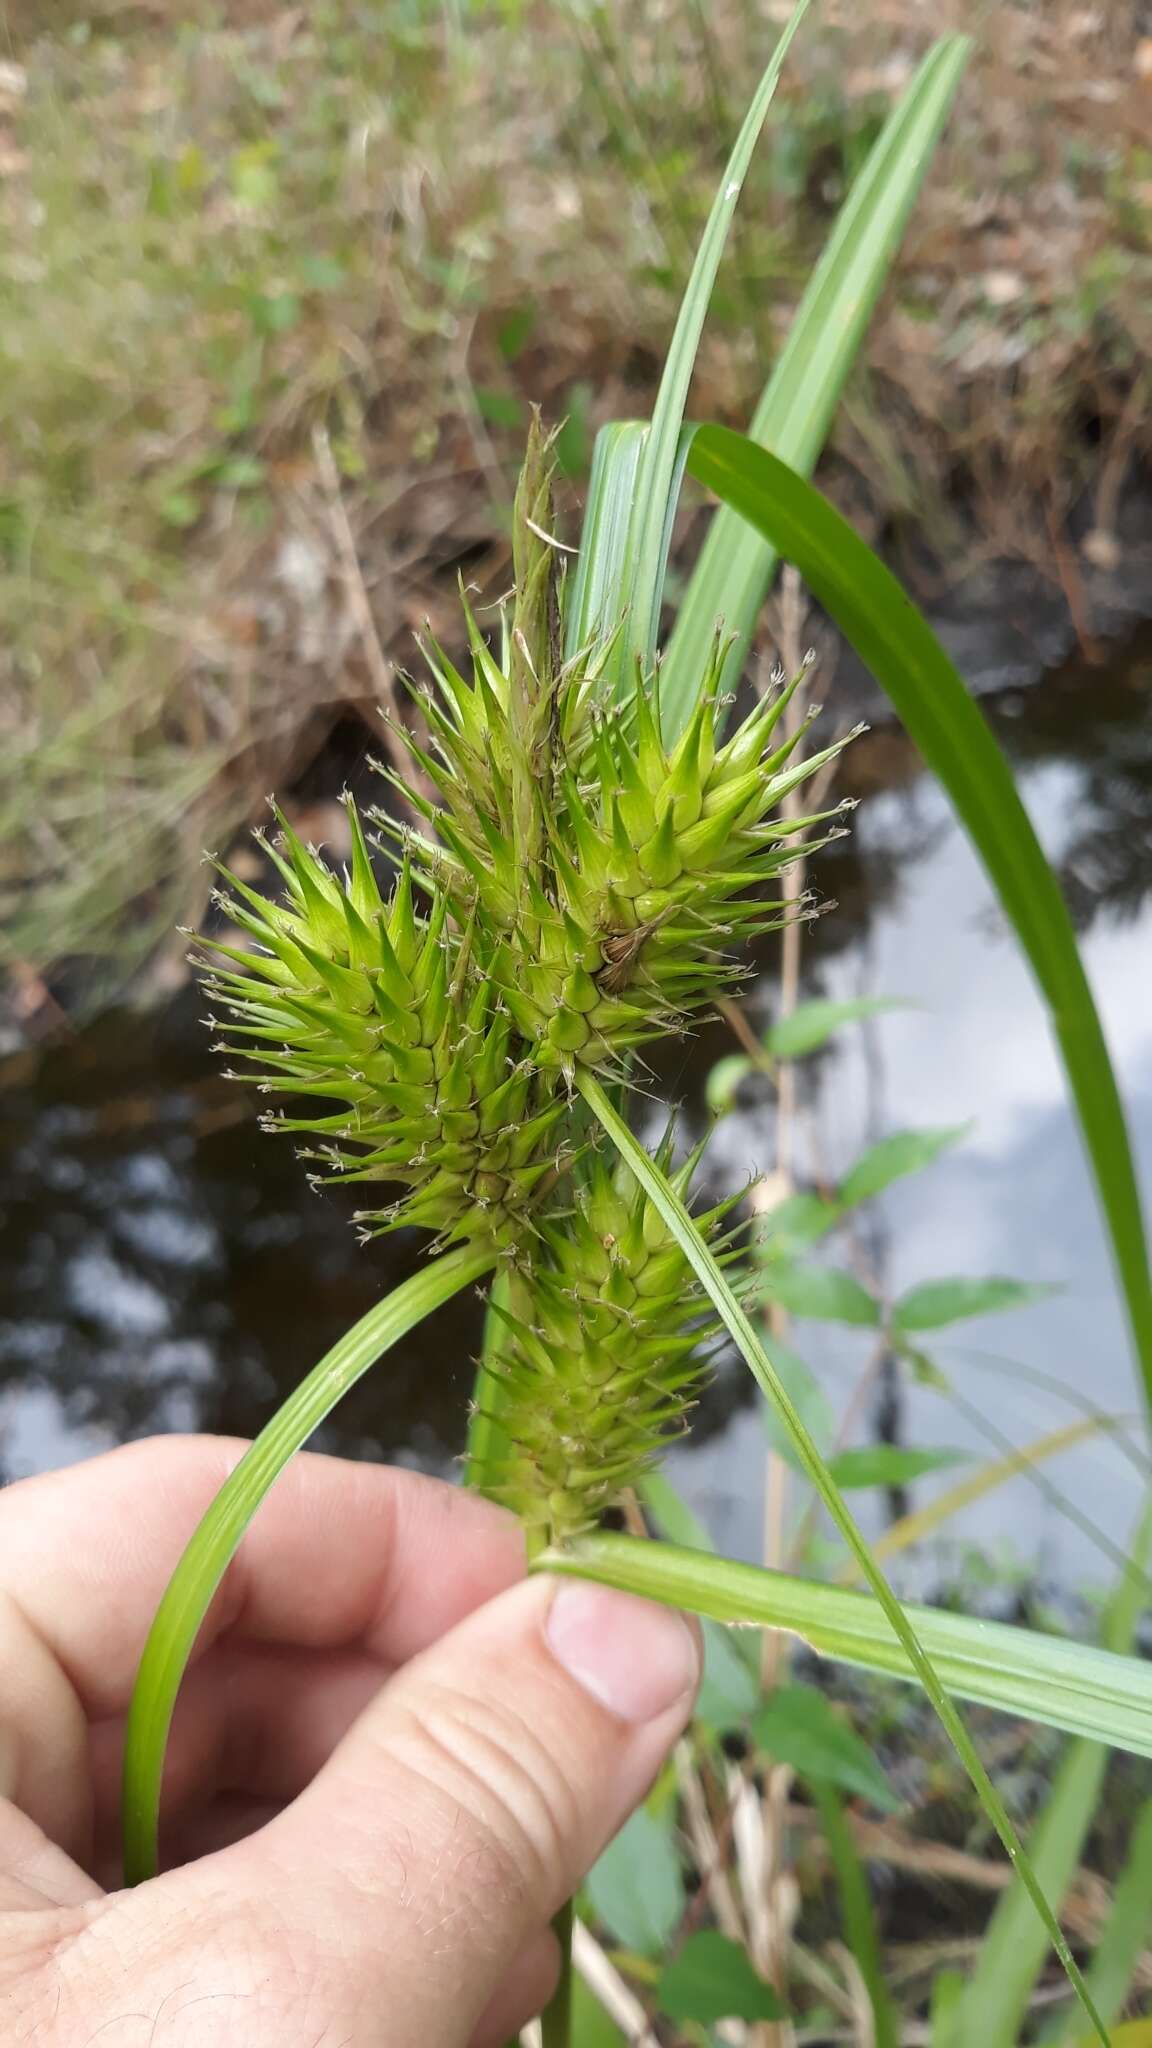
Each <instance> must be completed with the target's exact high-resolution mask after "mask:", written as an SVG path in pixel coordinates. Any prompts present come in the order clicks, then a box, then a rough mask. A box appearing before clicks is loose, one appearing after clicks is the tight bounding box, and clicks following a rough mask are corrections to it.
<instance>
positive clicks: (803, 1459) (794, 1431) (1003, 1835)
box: [577, 436, 1107, 2043]
mask: <svg viewBox="0 0 1152 2048" xmlns="http://www.w3.org/2000/svg"><path fill="white" fill-rule="evenodd" d="M733 438H735V439H737V440H738V439H739V438H740V437H739V436H734V437H733ZM577 1086H578V1088H579V1090H580V1093H581V1094H582V1096H583V1097H584V1100H585V1102H586V1103H587V1104H588V1107H589V1109H590V1110H591V1111H592V1114H593V1115H594V1116H595V1118H596V1119H597V1121H598V1123H600V1124H601V1125H602V1126H603V1129H604V1130H605V1132H606V1133H607V1135H608V1136H609V1138H611V1140H612V1143H613V1144H614V1145H615V1147H616V1149H617V1151H618V1152H619V1153H620V1156H621V1158H623V1159H624V1160H625V1161H626V1162H627V1164H628V1166H629V1167H630V1168H631V1170H632V1172H633V1173H634V1175H635V1176H636V1179H637V1180H638V1181H639V1183H640V1185H641V1186H642V1187H643V1189H644V1191H645V1193H646V1194H647V1195H648V1197H649V1199H650V1201H651V1202H652V1203H653V1205H654V1207H655V1208H656V1210H657V1211H658V1213H659V1214H660V1215H661V1216H662V1217H663V1219H664V1222H665V1223H666V1224H667V1225H668V1228H669V1230H671V1231H672V1232H673V1234H674V1236H675V1238H676V1241H677V1243H678V1245H679V1246H680V1249H681V1251H682V1252H683V1254H684V1256H685V1258H686V1259H687V1260H688V1262H689V1264H690V1265H691V1267H692V1270H693V1272H694V1273H695V1274H696V1277H697V1279H698V1280H699V1282H700V1284H701V1286H702V1287H703V1288H704V1291H705V1293H706V1294H707V1295H708V1297H709V1299H710V1300H711V1302H712V1303H713V1305H714V1307H715V1309H716V1311H717V1313H718V1315H719V1317H720V1320H721V1322H722V1323H723V1324H724V1326H725V1328H726V1329H727V1331H728V1333H729V1335H730V1336H731V1338H732V1339H733V1341H734V1343H735V1344H736V1345H737V1347H738V1349H739V1350H740V1352H741V1353H742V1355H743V1357H744V1360H745V1362H746V1364H747V1365H748V1367H749V1369H750V1370H751V1372H752V1374H753V1377H754V1378H755V1379H756V1381H757V1383H758V1385H759V1386H760V1387H761V1388H762V1390H763V1392H764V1393H765V1394H766V1395H767V1396H768V1399H769V1400H770V1401H771V1402H772V1404H773V1406H774V1407H775V1408H776V1410H777V1412H778V1414H779V1415H780V1418H781V1420H782V1422H783V1423H784V1425H785V1427H786V1429H787V1430H788V1433H789V1435H790V1436H791V1438H792V1441H793V1443H794V1445H795V1447H796V1454H797V1457H798V1459H799V1462H800V1464H801V1465H802V1467H803V1469H804V1471H805V1473H806V1475H807V1477H808V1478H809V1479H810V1480H811V1482H812V1485H813V1486H814V1487H815V1489H816V1492H817V1494H818V1495H819V1497H820V1499H821V1500H822V1502H823V1504H824V1507H825V1509H826V1510H827V1512H828V1514H829V1516H830V1517H831V1519H832V1522H833V1523H834V1525H835V1527H836V1528H837V1529H838V1530H839V1532H840V1534H841V1535H842V1536H843V1538H844V1540H845V1542H846V1543H847V1545H848V1547H849V1549H850V1550H851V1551H852V1553H853V1555H854V1556H855V1557H856V1558H858V1559H859V1562H860V1566H861V1569H862V1571H863V1572H864V1574H865V1577H866V1578H867V1580H868V1583H869V1585H870V1586H871V1587H872V1590H873V1592H874V1593H875V1595H876V1598H877V1600H878V1601H879V1603H880V1605H881V1607H882V1609H883V1611H884V1614H885V1616H886V1618H887V1620H888V1622H889V1624H890V1626H891V1628H892V1631H893V1633H894V1634H895V1636H896V1638H897V1640H898V1642H899V1643H900V1645H901V1647H902V1649H903V1650H904V1653H905V1655H906V1657H907V1659H908V1662H909V1663H910V1664H911V1666H912V1669H913V1671H914V1673H915V1675H916V1677H917V1678H918V1679H919V1681H920V1684H921V1685H922V1686H923V1688H924V1691H925V1692H926V1693H927V1695H928V1698H929V1699H930V1700H931V1702H932V1705H933V1706H934V1707H935V1709H936V1712H937V1714H938V1715H939V1717H940V1720H941V1721H942V1723H943V1725H944V1728H945V1730H946V1732H947V1734H948V1736H949V1737H950V1739H951V1741H952V1743H953V1745H954V1747H955V1749H956V1752H957V1755H958V1756H959V1757H960V1759H961V1761H962V1763H963V1765H964V1768H965V1769H966V1771H967V1772H968V1775H969V1777H970V1778H971V1780H972V1783H973V1785H974V1786H975V1788H976V1792H977V1794H978V1796H979V1799H980V1803H981V1805H982V1806H983V1808H984V1811H985V1812H986V1813H987V1815H988V1818H989V1819H990V1820H991V1822H992V1824H993V1826H994V1827H995V1829H996V1832H997V1833H998V1835H999V1836H1000V1839H1001V1841H1002V1842H1003V1844H1004V1847H1005V1848H1006V1850H1007V1851H1008V1854H1009V1856H1010V1857H1011V1859H1012V1862H1013V1863H1014V1864H1015V1866H1016V1868H1017V1869H1018V1870H1019V1872H1020V1875H1021V1878H1022V1880H1023V1882H1024V1883H1025V1884H1026V1885H1027V1887H1028V1891H1029V1895H1030V1897H1031V1899H1032V1902H1033V1904H1034V1906H1035V1908H1036V1911H1037V1913H1038V1914H1039V1915H1040V1918H1041V1920H1042V1921H1043V1923H1044V1926H1045V1927H1046V1928H1047V1930H1048V1935H1049V1938H1050V1940H1051V1941H1052V1944H1053V1946H1054V1948H1055V1950H1056V1953H1057V1955H1058V1956H1059V1957H1060V1960H1061V1962H1062V1963H1063V1965H1064V1968H1065V1970H1066V1971H1067V1973H1068V1977H1069V1980H1070V1982H1071V1983H1072V1985H1073V1987H1074V1988H1075V1990H1076V1993H1077V1996H1078V1997H1079V1998H1080V2000H1081V2002H1082V2004H1083V2005H1084V2009H1085V2012H1086V2013H1087V2014H1088V2015H1089V2017H1090V2018H1091V2020H1092V2023H1093V2025H1094V2026H1095V2027H1096V2030H1097V2032H1098V2034H1099V2036H1100V2039H1101V2040H1102V2041H1104V2042H1105V2043H1106V2042H1107V2036H1106V2034H1105V2032H1104V2029H1103V2027H1102V2026H1101V2025H1100V2023H1099V2021H1098V2020H1097V2018H1096V2015H1095V2013H1094V2012H1093V2010H1092V2006H1091V2001H1090V2000H1089V1999H1088V1996H1087V1993H1086V1992H1085V1990H1084V1980H1083V1978H1082V1977H1081V1975H1080V1971H1079V1970H1078V1968H1077V1966H1076V1963H1075V1961H1074V1959H1073V1956H1072V1952H1071V1950H1070V1948H1069V1947H1068V1944H1067V1942H1066V1941H1065V1939H1064V1935H1063V1932H1062V1931H1061V1928H1060V1924H1059V1922H1058V1920H1057V1919H1056V1916H1055V1914H1054V1913H1053V1911H1052V1909H1051V1907H1050V1906H1049V1904H1048V1901H1047V1899H1046V1898H1045V1897H1044V1893H1043V1891H1042V1890H1041V1888H1040V1886H1039V1884H1038V1883H1037V1881H1036V1878H1035V1875H1034V1873H1033V1871H1032V1869H1031V1866H1030V1864H1029V1862H1028V1859H1027V1857H1026V1855H1025V1853H1024V1849H1023V1845H1022V1843H1021V1841H1020V1838H1019V1836H1018V1835H1017V1833H1016V1830H1015V1828H1014V1827H1013V1825H1012V1821H1011V1819H1010V1817H1009V1814H1008V1810H1007V1808H1006V1806H1005V1805H1004V1802H1003V1800H1002V1799H1001V1797H1000V1794H999V1793H998V1792H997V1790H996V1787H995V1786H994V1785H993V1783H992V1780H991V1779H990V1777H989V1776H988V1773H987V1771H986V1770H985V1768H984V1765H983V1764H982V1762H981V1760H980V1757H979V1755H978V1754H977V1751H976V1748H975V1745H974V1744H973V1742H972V1738H971V1736H970V1735H969V1733H968V1730H967V1728H966V1727H965V1725H964V1722H963V1720H962V1718H961V1716H960V1715H959V1714H958V1713H957V1711H956V1708H955V1706H954V1705H953V1703H952V1701H951V1699H950V1698H949V1696H948V1694H947V1692H946V1691H945V1690H944V1687H943V1686H942V1685H941V1683H940V1680H939V1678H938V1677H937V1674H936V1671H935V1669H934V1666H933V1664H932V1660H931V1658H930V1657H929V1656H928V1655H927V1654H926V1652H925V1650H924V1647H923V1645H922V1644H921V1642H920V1639H919V1637H918V1635H917V1633H916V1630H915V1628H914V1626H913V1625H912V1623H911V1622H910V1621H909V1619H908V1616H907V1612H906V1610H905V1608H904V1607H903V1606H902V1605H901V1603H900V1601H899V1600H898V1599H897V1598H896V1595H895V1594H894V1593H893V1591H892V1589H891V1587H890V1586H889V1584H888V1581H887V1580H886V1578H885V1577H884V1574H883V1572H882V1571H881V1570H880V1567H879V1566H878V1565H877V1564H876V1562H875V1560H874V1558H873V1556H872V1552H871V1550H870V1548H869V1546H868V1543H867V1541H866V1539H865V1537H864V1536H863V1535H862V1534H861V1532H860V1530H859V1529H858V1528H857V1526H856V1523H855V1521H854V1519H853V1517H852V1515H851V1514H850V1512H849V1510H848V1508H847V1506H846V1505H845V1502H844V1499H843V1496H842V1495H841V1493H840V1490H839V1488H838V1487H837V1485H836V1482H835V1480H834V1479H833V1478H832V1477H831V1475H830V1473H829V1470H828V1467H827V1465H826V1463H825V1461H824V1459H823V1458H822V1457H821V1455H820V1452H819V1451H818V1449H817V1447H816V1445H815V1443H814V1442H813V1440H812V1438H811V1436H810V1435H809V1433H808V1431H807V1429H806V1428H805V1426H804V1423H803V1421H802V1420H801V1417H800V1415H799V1412H798V1410H797V1409H796V1407H795V1405H794V1403H793V1402H792V1400H791V1398H790V1396H789V1394H788V1391H787V1388H786V1387H785V1385H784V1382H783V1380H782V1379H781V1378H780V1375H779V1373H778V1372H777V1371H776V1368H775V1366H774V1365H773V1364H772V1361H771V1359H770V1358H769V1356H768V1353H767V1351H766V1350H765V1348H764V1345H763V1343H762V1341H761V1339H760V1337H759V1336H758V1335H757V1333H756V1331H755V1330H754V1329H753V1327H752V1324H751V1323H750V1322H749V1320H748V1317H747V1316H746V1315H745V1313H744V1310H743V1309H742V1308H741V1306H740V1303H739V1302H738V1301H737V1299H736V1296H735V1294H734V1293H733V1291H732V1289H731V1287H730V1286H729V1284H728V1281H727V1280H726V1278H725V1276H724V1274H723V1272H722V1271H721V1268H720V1267H719V1266H718V1265H717V1263H716V1260H715V1259H714V1258H713V1256H712V1253H711V1252H710V1251H709V1249H708V1246H707V1245H706V1244H705V1242H704V1240H703V1238H702V1237H701V1235H700V1233H699V1231H698V1230H697V1228H696V1226H695V1224H694V1223H693V1221H692V1218H691V1216H690V1215H689V1214H688V1211H687V1209H686V1208H685V1207H684V1205H683V1203H682V1202H681V1201H680V1200H679V1198H678V1196H677V1195H676V1194H675V1193H674V1192H673V1190H672V1188H671V1187H670V1186H669V1184H668V1182H667V1180H666V1178H665V1176H664V1175H663V1174H662V1173H661V1172H660V1170H659V1168H658V1167H657V1166H656V1165H655V1164H654V1162H653V1161H652V1159H650V1157H649V1155H648V1153H647V1152H646V1151H645V1150H644V1147H643V1146H642V1145H641V1144H640V1143H639V1141H638V1139H637V1138H636V1137H635V1136H634V1135H633V1133H632V1132H631V1131H630V1130H629V1128H628V1126H627V1124H626V1123H625V1122H624V1121H623V1119H622V1118H621V1117H620V1116H618V1115H617V1113H616V1111H615V1110H614V1109H613V1107H612V1104H611V1102H610V1101H609V1099H608V1096H607V1095H606V1094H605V1092H604V1089H603V1087H602V1085H601V1083H600V1082H599V1081H598V1080H597V1079H596V1077H595V1076H594V1075H593V1074H591V1073H589V1072H588V1070H587V1069H586V1068H582V1069H580V1070H579V1071H578V1074H577ZM657 1547H658V1546H657ZM713 1569H715V1563H714V1564H713Z"/></svg>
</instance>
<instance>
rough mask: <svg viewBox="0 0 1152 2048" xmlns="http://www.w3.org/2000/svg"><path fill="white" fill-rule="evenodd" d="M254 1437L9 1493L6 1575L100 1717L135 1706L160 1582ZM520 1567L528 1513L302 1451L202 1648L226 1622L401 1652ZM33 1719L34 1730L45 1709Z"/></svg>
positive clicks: (430, 1637) (38, 1482) (248, 1539)
mask: <svg viewBox="0 0 1152 2048" xmlns="http://www.w3.org/2000/svg"><path fill="white" fill-rule="evenodd" d="M244 1449H245V1446H244V1445H243V1444H240V1443H238V1442H236V1441H233V1440H228V1439H223V1438H215V1437H182V1438H181V1437H161V1438H157V1439H155V1440H153V1441H150V1442H147V1443H141V1444H132V1445H129V1446H127V1447H126V1448H125V1449H123V1450H120V1451H112V1452H110V1453H108V1455H107V1456H105V1457H100V1458H94V1459H92V1460H91V1461H90V1462H89V1463H88V1464H87V1465H83V1466H74V1467H72V1468H71V1469H70V1470H69V1471H68V1472H67V1473H64V1474H62V1473H51V1474H48V1475H47V1476H45V1477H43V1478H38V1479H29V1480H24V1481H21V1482H20V1483H19V1484H18V1485H16V1486H12V1487H9V1488H8V1489H7V1490H6V1491H5V1492H4V1493H3V1494H0V1588H2V1589H3V1590H4V1591H6V1592H7V1593H8V1595H9V1596H10V1597H11V1599H13V1600H14V1601H15V1602H17V1603H18V1605H19V1607H20V1608H21V1610H22V1611H23V1613H24V1614H25V1615H26V1616H27V1618H28V1621H29V1623H30V1624H31V1626H32V1627H33V1628H34V1630H35V1631H36V1633H37V1634H38V1635H39V1637H40V1638H41V1640H42V1641H43V1643H44V1644H45V1645H46V1646H47V1648H48V1649H49V1650H50V1651H51V1653H52V1655H53V1656H54V1657H55V1658H56V1660H57V1661H58V1663H59V1665H60V1667H61V1669H62V1670H63V1671H64V1673H65V1674H66V1675H67V1677H68V1679H69V1681H70V1683H71V1685H72V1687H73V1688H74V1690H75V1692H76V1694H77V1695H78V1697H79V1699H80V1702H81V1704H82V1706H83V1708H84V1710H85V1712H87V1713H88V1715H89V1716H90V1717H92V1718H103V1717H107V1716H110V1715H112V1714H114V1713H117V1712H120V1711H122V1710H123V1708H124V1707H125V1706H126V1704H127V1701H128V1697H129V1694H130V1691H131V1687H132V1683H133V1680H134V1678H135V1674H136V1666H137V1663H138V1660H139V1656H140V1651H141V1648H142V1646H143V1642H144V1639H145V1636H146V1634H147V1631H148V1626H149V1624H150V1622H151V1619H152V1616H153V1614H154V1612H155V1610H156V1606H157V1603H158V1602H159V1599H160V1596H161V1594H162V1592H163V1590H164V1587H165V1585H166V1584H167V1581H168V1579H169V1577H170V1575H171V1572H172V1570H173V1568H174V1566H175V1564H176V1563H177V1560H178V1559H179V1557H180V1554H181V1552H182V1550H183V1548H184V1546H185V1544H186V1543H187V1541H188V1538H189V1537H190V1536H191V1534H192V1532H193V1530H194V1529H195V1527H196V1525H197V1523H198V1522H199V1520H200V1518H201V1516H202V1515H203V1513H204V1511H205V1510H206V1508H207V1507H208V1506H209V1504H210V1503H211V1501H212V1499H213V1497H214V1495H215V1494H216V1493H217V1491H218V1490H219V1488H220V1486H221V1484H222V1483H223V1481H224V1480H225V1479H226V1478H227V1476H228V1474H229V1472H231V1471H232V1469H233V1468H234V1467H235V1465H236V1464H237V1462H238V1460H239V1458H240V1457H241V1455H242V1453H243V1451H244ZM522 1570H523V1542H522V1537H521V1534H520V1531H519V1528H518V1525H517V1524H516V1522H515V1521H514V1520H513V1518H512V1517H511V1516H510V1515H507V1514H505V1513H504V1512H503V1511H502V1510H501V1509H499V1508H496V1507H493V1506H492V1505H491V1504H490V1503H488V1502H485V1501H482V1500H479V1499H478V1498H476V1497H475V1496H474V1495H469V1494H465V1493H463V1492H462V1491H461V1490H460V1489H458V1488H455V1487H450V1486H447V1485H445V1484H444V1482H443V1481H440V1480H434V1479H428V1478H425V1477H423V1476H421V1475H420V1474H418V1473H414V1472H407V1471H398V1470H395V1469H393V1468H389V1467H382V1466H373V1465H357V1464H349V1463H347V1462H345V1461H344V1460H341V1459H337V1458H324V1457H318V1456H316V1455H314V1454H309V1453H304V1454H302V1455H300V1456H299V1457H297V1458H296V1459H294V1460H293V1462H292V1463H291V1464H290V1465H289V1466H288V1467H287V1469H286V1471H285V1472H284V1473H283V1474H282V1476H281V1478H280V1479H279V1480H278V1481H277V1483H276V1485H275V1486H274V1487H273V1489H272V1491H271V1493H270V1494H269V1496H268V1499H267V1500H266V1501H265V1502H264V1504H263V1505H262V1507H261V1510H260V1513H259V1514H258V1515H257V1517H256V1519H255V1521H254V1522H253V1524H252V1527H251V1529H250V1530H249V1531H248V1533H247V1535H246V1536H245V1539H244V1543H243V1545H242V1547H241V1549H240V1551H239V1553H238V1555H237V1557H236V1559H235V1560H234V1562H233V1564H232V1565H231V1566H230V1568H229V1570H228V1573H227V1575H226V1577H225V1580H224V1584H223V1585H222V1587H221V1589H220V1591H219V1593H218V1594H217V1597H216V1600H215V1601H214V1603H213V1606H212V1609H211V1612H210V1614H209V1616H208V1619H207V1621H206V1623H205V1627H204V1631H203V1632H202V1635H201V1639H200V1654H203V1649H204V1646H205V1645H206V1644H207V1643H208V1642H210V1641H211V1640H213V1638H215V1637H217V1636H219V1635H220V1634H221V1633H222V1632H224V1631H226V1630H227V1631H230V1632H232V1633H233V1634H241V1635H243V1636H245V1637H248V1638H250V1639H253V1640H257V1641H264V1642H280V1643H289V1644H291V1643H294V1644H297V1645H299V1646H301V1647H312V1648H340V1647H343V1648H349V1647H351V1646H352V1645H354V1644H359V1645H361V1646H362V1647H363V1648H364V1649H365V1650H367V1651H368V1652H369V1653H370V1654H372V1655H374V1656H379V1657H381V1658H386V1659H387V1660H388V1661H390V1662H392V1663H399V1662H402V1661H403V1659H404V1658H406V1657H409V1656H411V1655H412V1654H413V1653H414V1652H415V1651H417V1650H419V1649H421V1648H422V1647H423V1646H424V1645H425V1644H426V1643H429V1642H432V1641H434V1640H435V1638H436V1637H437V1636H438V1635H440V1634H441V1633H442V1632H443V1631H444V1630H445V1629H446V1628H450V1627H451V1626H452V1625H453V1624H454V1623H455V1622H456V1621H458V1620H459V1619H460V1617H461V1616H462V1615H464V1614H467V1613H469V1612H470V1610H471V1609H472V1608H473V1607H475V1606H477V1605H478V1604H479V1603H480V1602H481V1601H483V1600H486V1599H488V1598H490V1596H491V1595H492V1594H493V1593H495V1592H498V1591H499V1590H501V1589H502V1588H503V1587H504V1586H507V1585H509V1584H511V1583H512V1581H513V1580H514V1579H515V1578H517V1577H518V1576H519V1575H520V1574H521V1572H522ZM3 1651H4V1643H3V1640H2V1639H0V1653H3ZM8 1662H9V1660H8V1658H7V1656H6V1655H2V1654H0V1663H3V1664H5V1665H7V1664H8ZM7 1705H8V1701H7V1698H6V1700H5V1708H6V1710H7ZM26 1718H27V1720H28V1722H29V1724H30V1726H31V1727H32V1728H34V1725H35V1718H36V1717H35V1714H34V1713H31V1714H29V1715H28V1716H27V1717H26Z"/></svg>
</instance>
